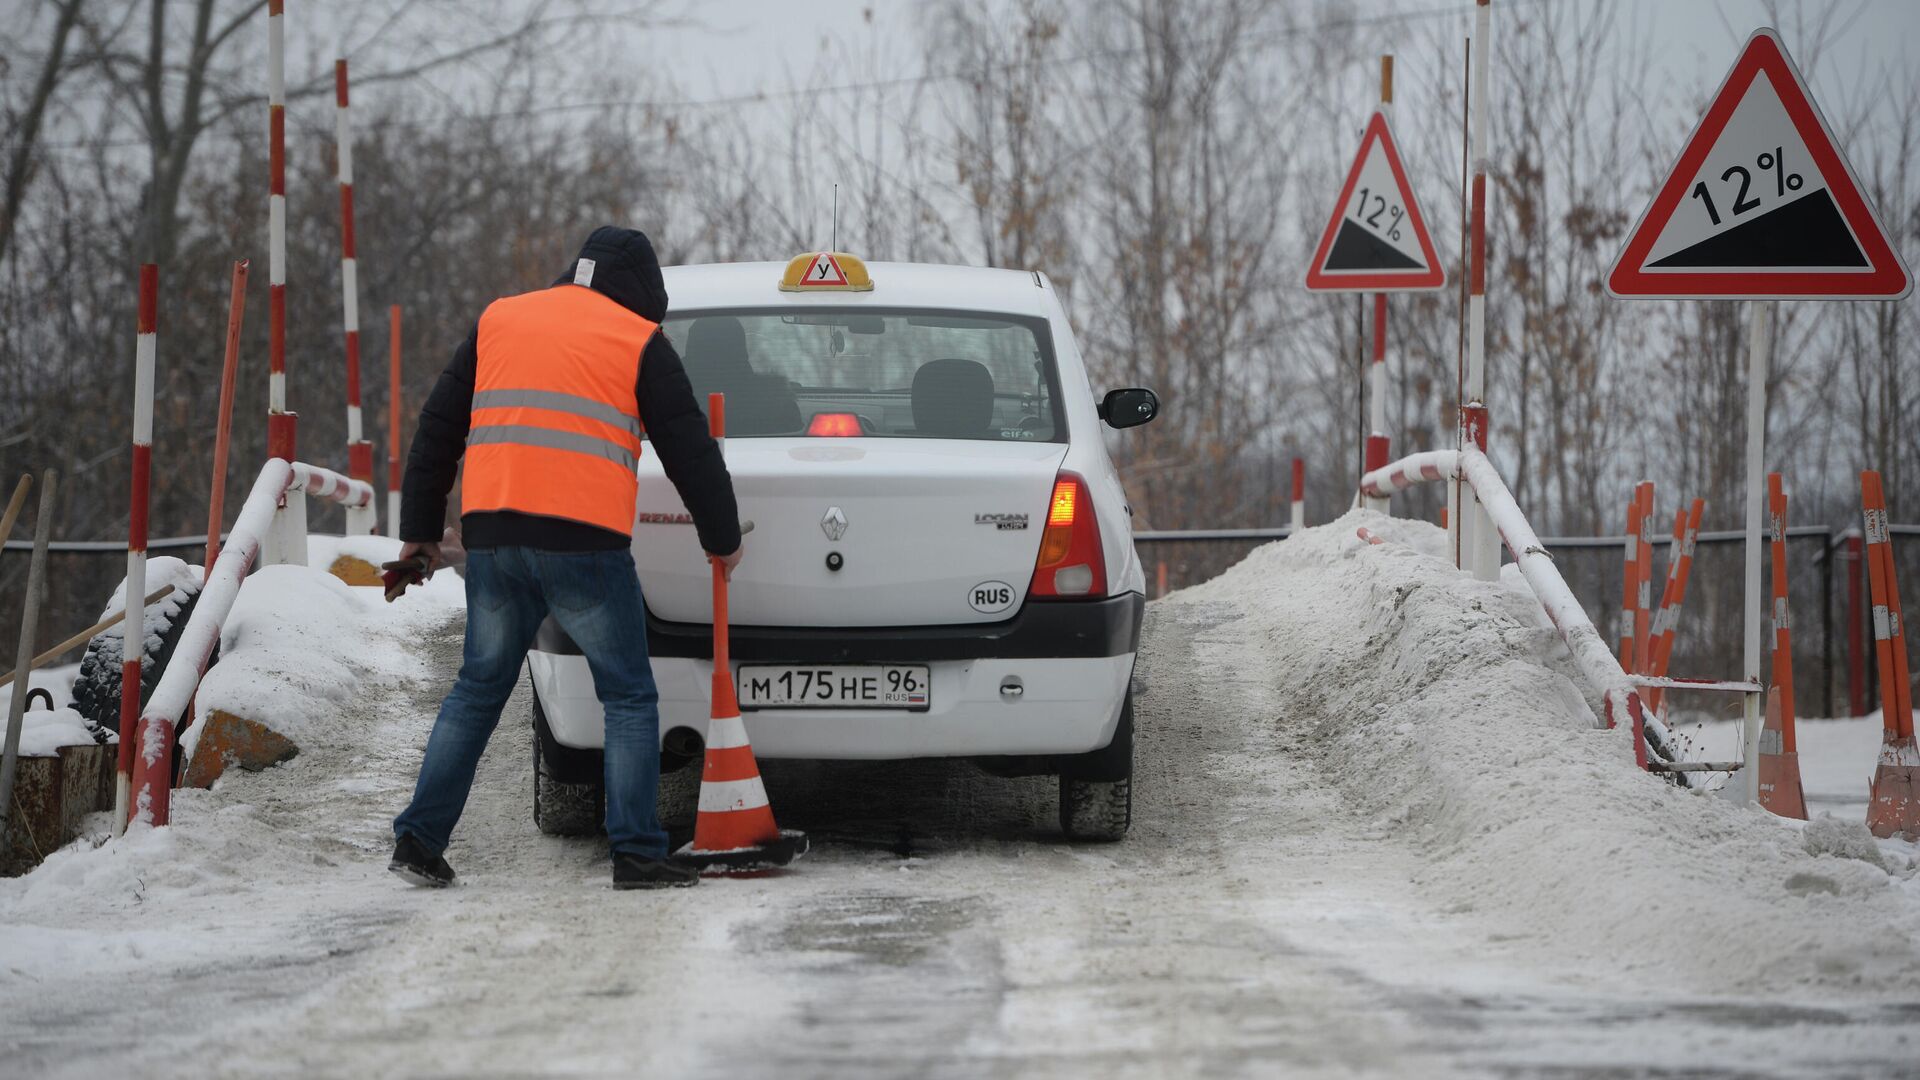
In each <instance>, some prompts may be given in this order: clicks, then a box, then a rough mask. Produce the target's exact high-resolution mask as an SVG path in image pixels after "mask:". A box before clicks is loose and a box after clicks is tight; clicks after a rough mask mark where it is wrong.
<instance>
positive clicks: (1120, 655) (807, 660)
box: [528, 593, 1144, 759]
mask: <svg viewBox="0 0 1920 1080" xmlns="http://www.w3.org/2000/svg"><path fill="white" fill-rule="evenodd" d="M1143 607H1144V600H1143V598H1142V597H1141V596H1140V594H1138V593H1130V594H1126V595H1123V596H1118V597H1114V598H1111V599H1108V600H1100V601H1088V602H1083V603H1061V604H1028V605H1027V606H1026V607H1025V609H1023V610H1022V612H1021V613H1020V615H1019V616H1016V617H1015V618H1014V619H1011V620H1008V621H1007V622H1003V623H995V624H991V625H987V626H977V627H976V626H965V627H913V628H904V629H800V630H785V629H778V628H767V627H741V628H737V629H735V630H734V632H733V635H732V640H731V642H730V645H731V648H732V658H733V659H734V660H735V661H745V662H748V663H793V664H824V663H924V664H927V665H928V667H929V669H930V674H931V676H932V680H933V685H932V690H931V694H930V698H931V701H930V705H929V708H928V709H927V710H926V711H924V712H910V711H906V710H897V709H762V710H755V711H751V712H748V713H746V714H745V718H746V724H747V731H748V734H749V736H750V737H751V738H752V740H753V745H754V750H755V752H756V753H758V754H760V755H762V756H764V757H772V758H840V759H893V758H913V757H973V756H1000V755H1057V754H1080V753H1086V752H1088V751H1091V750H1098V749H1100V748H1101V747H1104V746H1106V745H1107V744H1108V743H1109V742H1111V741H1112V740H1113V733H1114V729H1115V726H1116V724H1117V723H1118V721H1119V717H1120V710H1121V706H1122V704H1124V702H1125V699H1126V693H1127V684H1128V681H1129V680H1130V679H1131V677H1132V673H1133V658H1134V653H1135V651H1136V650H1137V648H1138V643H1139V638H1140V615H1141V610H1142V608H1143ZM683 628H684V629H685V630H686V631H690V632H682V631H683ZM647 629H648V635H647V636H648V644H649V646H650V647H652V648H653V649H654V654H653V672H654V679H655V681H656V682H657V683H658V684H659V687H660V731H661V735H662V738H664V737H665V736H666V734H667V733H668V732H670V731H672V730H673V729H675V728H690V729H692V730H693V731H695V732H698V733H699V734H700V735H702V737H704V736H705V734H706V725H707V719H708V715H709V712H710V709H711V702H710V697H709V695H710V687H711V685H712V677H713V661H712V649H711V646H712V642H711V638H710V636H709V635H710V631H709V630H708V628H707V627H704V626H699V627H685V624H667V623H661V622H659V621H657V620H652V619H649V625H648V628H647ZM693 631H697V634H696V633H694V632H693ZM689 654H691V655H689ZM528 664H529V667H530V668H531V670H532V673H533V684H534V691H535V692H536V693H537V694H539V695H540V704H541V707H542V708H543V709H544V710H545V712H546V716H547V723H548V725H549V726H550V727H551V729H552V731H553V735H554V738H555V739H556V740H558V741H559V742H560V743H561V744H562V745H565V746H572V747H582V748H597V747H599V746H601V745H602V744H603V740H604V728H603V720H602V713H601V709H600V702H599V700H598V699H597V698H596V697H595V696H594V690H593V676H592V673H591V672H590V671H589V670H588V668H587V662H586V658H585V657H583V656H581V655H579V654H578V649H577V648H576V647H574V646H573V643H572V642H570V641H566V640H565V639H564V637H563V636H562V635H559V634H558V633H557V627H554V626H553V625H552V624H551V622H549V624H548V626H547V627H543V628H542V631H541V637H540V638H539V639H538V640H537V641H536V643H535V647H534V651H533V653H531V654H530V656H529V657H528ZM1010 682H1017V683H1018V684H1019V686H1020V692H1019V693H1018V694H1017V695H1016V694H1010V693H1007V692H1005V691H1004V690H1003V688H1004V687H1005V686H1007V685H1008V684H1009V683H1010Z"/></svg>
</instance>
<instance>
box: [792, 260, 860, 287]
mask: <svg viewBox="0 0 1920 1080" xmlns="http://www.w3.org/2000/svg"><path fill="white" fill-rule="evenodd" d="M847 284H848V282H847V272H846V271H845V270H843V269H841V267H840V260H839V259H836V258H834V257H833V252H831V251H822V252H820V253H819V254H817V255H815V256H814V257H813V261H812V262H810V263H808V264H807V272H806V273H804V274H801V275H800V282H799V285H800V287H801V288H803V289H832V288H842V289H844V288H846V287H847Z"/></svg>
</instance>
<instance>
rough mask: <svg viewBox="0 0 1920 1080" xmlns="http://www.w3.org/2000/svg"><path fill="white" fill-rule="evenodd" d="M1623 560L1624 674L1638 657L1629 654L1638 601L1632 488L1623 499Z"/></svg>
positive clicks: (1636, 498) (1636, 499)
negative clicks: (1624, 560)
mask: <svg viewBox="0 0 1920 1080" xmlns="http://www.w3.org/2000/svg"><path fill="white" fill-rule="evenodd" d="M1626 551H1627V558H1626V564H1625V568H1624V569H1623V570H1622V572H1621V576H1620V669H1621V670H1622V671H1626V672H1628V673H1632V672H1635V671H1638V670H1640V664H1639V654H1637V653H1635V652H1634V651H1633V644H1634V641H1635V640H1636V639H1635V635H1634V627H1635V626H1636V625H1637V624H1638V622H1639V620H1638V619H1636V618H1635V617H1634V610H1633V609H1634V607H1635V606H1636V605H1637V604H1638V603H1639V600H1640V574H1641V569H1640V492H1639V490H1638V489H1637V488H1636V489H1635V490H1634V492H1633V494H1631V495H1629V496H1628V497H1627V543H1626Z"/></svg>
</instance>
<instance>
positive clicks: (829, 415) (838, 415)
mask: <svg viewBox="0 0 1920 1080" xmlns="http://www.w3.org/2000/svg"><path fill="white" fill-rule="evenodd" d="M807 434H809V435H812V436H813V437H815V438H818V439H851V438H853V437H854V436H856V435H859V434H860V418H859V417H857V416H855V415H853V414H852V413H850V412H823V413H814V414H813V420H812V421H811V422H809V423H808V424H807Z"/></svg>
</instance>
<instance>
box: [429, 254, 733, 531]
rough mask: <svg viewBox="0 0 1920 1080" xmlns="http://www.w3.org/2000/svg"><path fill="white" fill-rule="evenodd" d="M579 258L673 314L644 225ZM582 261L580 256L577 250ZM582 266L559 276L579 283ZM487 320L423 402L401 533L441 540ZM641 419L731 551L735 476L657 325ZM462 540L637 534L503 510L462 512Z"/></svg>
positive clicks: (632, 303) (602, 278)
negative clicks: (642, 230) (576, 271)
mask: <svg viewBox="0 0 1920 1080" xmlns="http://www.w3.org/2000/svg"><path fill="white" fill-rule="evenodd" d="M579 258H582V259H592V260H594V262H595V267H594V272H593V285H592V288H593V290H594V291H595V292H599V293H602V294H604V295H606V296H607V297H610V298H611V299H613V300H614V301H616V302H618V303H619V304H620V305H621V306H622V307H624V308H626V309H627V310H629V311H632V312H634V313H636V314H638V315H639V316H640V317H641V318H643V319H646V320H648V321H649V322H654V323H658V322H660V321H661V320H663V319H665V318H666V316H667V288H666V284H665V282H663V281H662V280H661V277H660V262H659V260H658V259H657V258H655V257H654V254H653V244H652V243H650V242H649V241H648V240H647V238H646V236H645V234H643V233H640V232H636V231H634V230H632V229H616V228H613V227H612V226H602V227H601V228H598V229H595V230H594V231H593V235H592V236H589V237H587V242H586V244H585V245H584V246H582V247H581V248H580V255H579ZM575 265H577V260H576V263H575ZM573 274H574V271H573V266H569V267H568V268H567V271H566V272H565V273H563V274H561V275H560V277H559V278H558V279H557V280H555V282H554V286H555V287H559V286H563V285H564V286H569V287H570V286H572V284H573ZM479 334H480V328H479V326H478V325H477V324H476V325H475V327H474V329H473V332H472V333H469V334H468V335H467V340H466V341H464V342H462V343H461V345H460V347H459V348H458V349H456V350H454V354H453V360H452V362H451V363H449V364H448V365H447V368H446V370H445V371H442V372H441V373H440V380H439V381H438V382H436V383H434V386H433V393H432V394H430V395H428V397H427V404H426V406H425V407H424V408H422V409H421V410H420V421H419V425H418V427H417V428H416V429H415V431H414V434H413V447H412V449H411V450H409V451H408V452H407V472H406V478H405V479H404V481H403V482H402V486H401V502H400V539H402V540H411V541H419V542H423V543H424V542H428V541H437V540H439V539H440V534H441V532H442V531H443V529H444V527H445V523H446V517H447V493H448V492H450V491H452V490H453V478H454V474H455V473H456V472H457V471H458V469H459V466H460V458H461V455H463V454H465V453H466V449H467V430H468V427H469V426H470V424H471V422H472V418H473V417H472V414H473V384H474V378H475V370H476V368H477V367H478V365H479V352H478V342H479ZM634 394H635V396H636V397H637V398H638V400H639V405H640V422H641V423H642V424H644V425H645V426H646V432H647V440H648V444H649V447H650V449H651V452H653V453H655V454H658V455H659V457H660V465H661V467H662V468H663V469H665V470H666V474H667V479H669V480H671V481H673V486H674V487H675V488H677V489H678V490H679V492H680V498H681V500H682V501H684V502H685V503H686V504H687V510H688V512H689V513H691V514H692V515H693V523H694V527H695V528H696V529H697V530H698V532H699V534H700V546H701V547H702V548H704V549H706V550H707V551H710V552H713V553H714V554H716V555H727V554H731V553H732V552H733V551H734V550H735V549H737V548H739V546H740V512H739V508H738V507H737V506H736V505H735V503H734V498H733V479H732V477H730V476H728V475H727V466H726V463H725V462H724V461H722V460H721V457H720V448H719V446H718V445H716V444H715V443H714V441H713V437H712V436H711V435H709V434H708V433H707V418H706V415H705V414H704V413H702V412H701V411H700V405H699V403H698V402H697V401H696V400H695V399H694V396H693V387H692V386H691V385H690V384H689V383H688V382H687V372H686V369H685V368H684V367H683V366H682V365H681V363H680V354H679V353H677V352H675V351H674V349H673V344H672V343H671V342H669V341H668V340H667V335H666V334H664V333H656V334H654V335H653V338H652V339H651V340H649V341H648V342H647V347H646V351H645V352H644V353H642V354H641V359H640V378H639V381H638V383H637V384H636V385H635V386H634ZM460 524H461V534H462V540H463V541H464V543H465V544H466V546H467V547H470V548H490V547H503V546H521V547H531V548H540V549H543V550H547V551H617V550H619V549H621V548H624V547H626V546H627V544H628V542H629V541H628V538H627V537H625V536H622V535H620V534H619V533H616V532H611V531H609V530H607V529H602V528H599V527H597V526H593V525H587V524H583V523H581V522H577V521H565V520H562V519H560V518H552V517H543V516H541V515H537V514H521V513H515V512H514V511H511V510H495V511H486V512H481V513H472V514H465V515H462V517H461V519H460Z"/></svg>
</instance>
